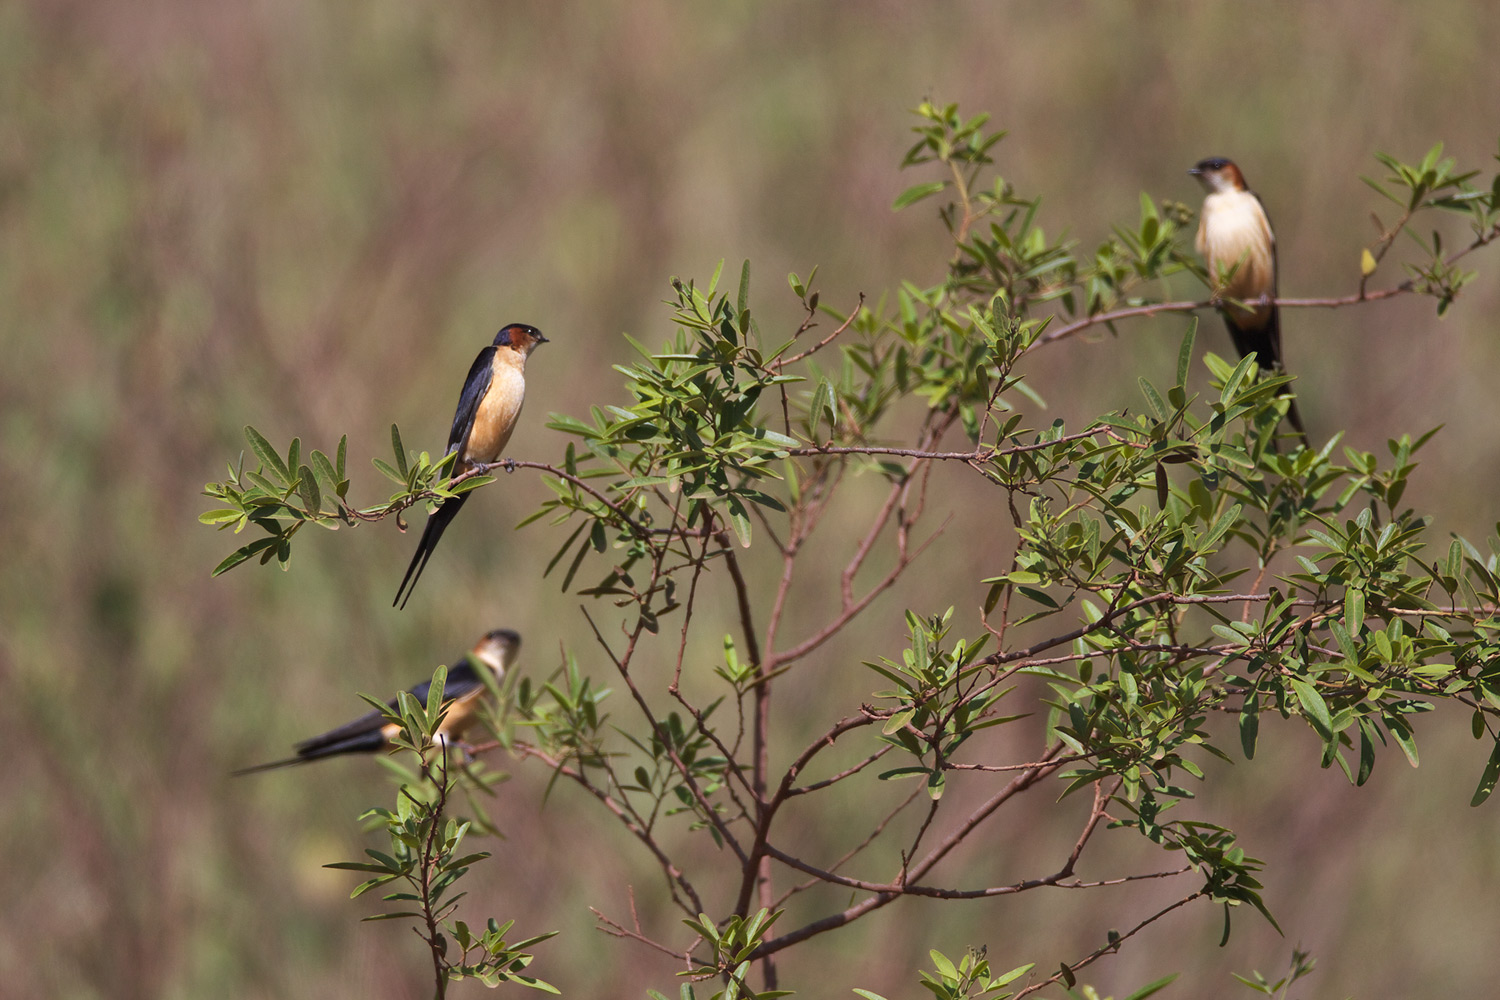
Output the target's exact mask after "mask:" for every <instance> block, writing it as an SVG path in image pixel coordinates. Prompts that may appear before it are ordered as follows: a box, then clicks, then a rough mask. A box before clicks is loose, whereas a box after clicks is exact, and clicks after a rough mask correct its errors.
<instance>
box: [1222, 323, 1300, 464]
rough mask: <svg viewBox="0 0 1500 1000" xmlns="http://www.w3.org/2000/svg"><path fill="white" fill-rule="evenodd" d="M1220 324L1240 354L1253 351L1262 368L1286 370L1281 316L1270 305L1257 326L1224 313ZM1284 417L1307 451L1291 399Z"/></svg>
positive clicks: (1297, 414) (1278, 371) (1281, 371)
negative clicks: (1240, 323) (1264, 319)
mask: <svg viewBox="0 0 1500 1000" xmlns="http://www.w3.org/2000/svg"><path fill="white" fill-rule="evenodd" d="M1224 326H1225V327H1226V328H1227V329H1228V330H1229V339H1230V340H1232V341H1234V349H1235V350H1237V351H1239V352H1240V357H1242V358H1243V357H1244V356H1245V355H1247V354H1251V353H1253V354H1254V355H1255V361H1256V363H1257V364H1259V365H1260V367H1261V368H1262V369H1264V370H1266V371H1271V372H1275V373H1277V374H1278V375H1285V374H1286V367H1285V366H1284V365H1283V364H1282V363H1281V317H1280V314H1279V312H1278V310H1275V309H1272V310H1271V318H1270V320H1269V321H1268V322H1266V323H1264V324H1262V325H1261V326H1260V327H1258V328H1256V327H1241V326H1238V325H1237V324H1236V323H1235V322H1234V321H1233V320H1232V319H1231V318H1230V317H1229V315H1228V313H1225V315H1224ZM1286 420H1287V423H1289V424H1291V425H1292V428H1293V429H1294V430H1295V431H1296V432H1297V436H1298V437H1300V438H1301V439H1302V446H1303V447H1304V448H1306V449H1307V450H1308V451H1311V450H1312V442H1311V441H1309V440H1308V437H1307V430H1306V428H1304V427H1303V426H1302V414H1301V413H1299V412H1298V411H1297V400H1295V399H1293V400H1291V404H1290V405H1289V406H1288V407H1287V411H1286Z"/></svg>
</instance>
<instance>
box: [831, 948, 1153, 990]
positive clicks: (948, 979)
mask: <svg viewBox="0 0 1500 1000" xmlns="http://www.w3.org/2000/svg"><path fill="white" fill-rule="evenodd" d="M928 954H929V957H931V959H932V967H933V971H931V972H925V971H924V972H923V973H922V985H923V986H924V987H926V988H927V989H928V990H929V991H931V993H932V995H933V996H935V997H937V1000H971V998H975V1000H978V998H982V997H988V998H989V1000H1008V998H1009V997H1012V996H1014V995H1015V993H1014V991H1007V990H1005V988H1006V987H1007V986H1009V985H1010V984H1011V983H1014V982H1015V981H1016V980H1017V979H1020V978H1021V977H1022V976H1024V975H1026V973H1028V972H1030V971H1031V969H1032V967H1031V966H1030V965H1023V966H1021V967H1019V968H1016V969H1011V970H1010V971H1009V972H1005V973H1001V974H1000V975H995V974H993V973H992V972H991V971H990V962H989V959H988V958H986V957H985V949H984V948H970V949H969V950H968V951H966V952H965V953H964V957H963V958H961V959H959V960H958V963H957V964H955V963H954V962H953V960H952V959H950V958H949V957H948V956H947V955H944V954H943V953H942V952H940V951H938V950H936V949H933V950H932V951H931V952H929V953H928ZM1161 985H1165V984H1161ZM1157 988H1160V987H1159V986H1158V987H1157ZM854 992H855V993H856V994H858V995H859V996H862V997H864V998H865V1000H885V997H883V996H881V995H880V994H879V993H874V992H872V991H870V990H855V991H854ZM1154 992H1156V990H1155V989H1152V990H1151V993H1154ZM1147 996H1150V993H1137V994H1135V995H1133V996H1131V997H1130V1000H1144V998H1145V997H1147Z"/></svg>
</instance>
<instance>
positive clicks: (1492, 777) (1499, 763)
mask: <svg viewBox="0 0 1500 1000" xmlns="http://www.w3.org/2000/svg"><path fill="white" fill-rule="evenodd" d="M1497 780H1500V740H1496V741H1495V749H1493V750H1491V751H1490V759H1489V762H1488V763H1486V764H1485V765H1484V773H1483V774H1482V775H1480V776H1479V787H1477V788H1475V789H1474V797H1473V798H1472V799H1470V800H1469V805H1471V806H1477V805H1480V804H1481V803H1483V802H1484V800H1485V799H1487V798H1489V797H1490V793H1491V792H1493V791H1494V790H1495V782H1496V781H1497Z"/></svg>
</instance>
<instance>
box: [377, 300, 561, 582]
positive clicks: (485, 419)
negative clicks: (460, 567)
mask: <svg viewBox="0 0 1500 1000" xmlns="http://www.w3.org/2000/svg"><path fill="white" fill-rule="evenodd" d="M546 342H547V338H546V337H544V336H542V331H540V330H538V329H537V328H536V327H534V326H527V325H526V324H525V323H511V324H510V325H508V326H506V327H504V328H503V329H502V330H501V331H500V332H499V333H497V334H495V340H494V343H492V344H490V346H488V347H486V348H485V349H484V350H482V351H480V352H479V356H478V357H477V358H475V359H474V364H473V366H472V367H470V368H469V377H468V378H467V379H465V380H464V388H463V392H461V393H459V396H458V409H457V410H456V411H455V412H454V414H453V429H452V430H450V431H449V432H448V451H447V452H445V453H444V454H457V456H458V458H457V459H456V460H455V461H454V463H453V467H452V469H451V475H454V476H457V475H461V474H462V473H464V472H466V471H468V470H469V469H471V468H473V467H474V466H476V465H484V464H486V463H489V462H493V461H495V460H496V459H497V458H499V457H500V452H501V451H502V450H504V448H505V445H506V444H507V443H508V442H509V441H510V435H511V431H513V430H515V427H516V419H517V418H518V417H520V415H521V403H522V402H523V401H524V400H525V398H526V359H527V357H529V356H530V355H531V352H532V351H534V350H536V348H537V345H538V344H545V343H546ZM468 499H469V494H468V493H460V494H459V495H458V496H456V497H452V498H451V499H448V500H444V501H443V502H442V503H441V504H439V505H438V507H437V509H436V510H434V511H433V512H432V513H431V514H430V515H428V517H427V527H426V528H424V529H423V530H422V540H421V541H420V542H418V543H417V551H416V553H415V554H414V555H413V556H412V557H411V563H410V564H409V565H408V566H407V567H406V575H405V576H403V577H402V578H401V586H400V588H399V589H397V591H396V599H395V600H394V601H392V602H391V606H392V607H401V608H405V607H406V602H407V601H408V600H410V599H411V592H412V591H413V590H415V589H416V587H417V580H419V579H420V578H421V576H422V570H423V569H424V568H426V566H427V560H428V559H429V558H431V556H432V550H433V549H435V548H437V543H438V540H439V539H441V538H442V537H443V532H444V531H445V530H447V528H448V525H449V524H450V523H451V522H452V521H453V519H454V518H455V517H457V516H458V512H459V510H460V509H462V507H463V505H464V502H465V501H466V500H468ZM408 585H409V586H408ZM402 594H405V595H406V596H405V597H404V598H403V597H402Z"/></svg>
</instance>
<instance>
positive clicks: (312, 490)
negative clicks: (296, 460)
mask: <svg viewBox="0 0 1500 1000" xmlns="http://www.w3.org/2000/svg"><path fill="white" fill-rule="evenodd" d="M297 492H298V493H300V494H301V495H302V502H303V503H304V504H306V505H307V512H308V513H309V514H317V513H318V512H319V511H320V510H322V509H323V493H322V491H321V490H319V489H318V477H317V476H315V475H313V470H312V469H310V468H308V467H307V466H305V465H304V466H302V467H301V468H299V469H298V470H297Z"/></svg>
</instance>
